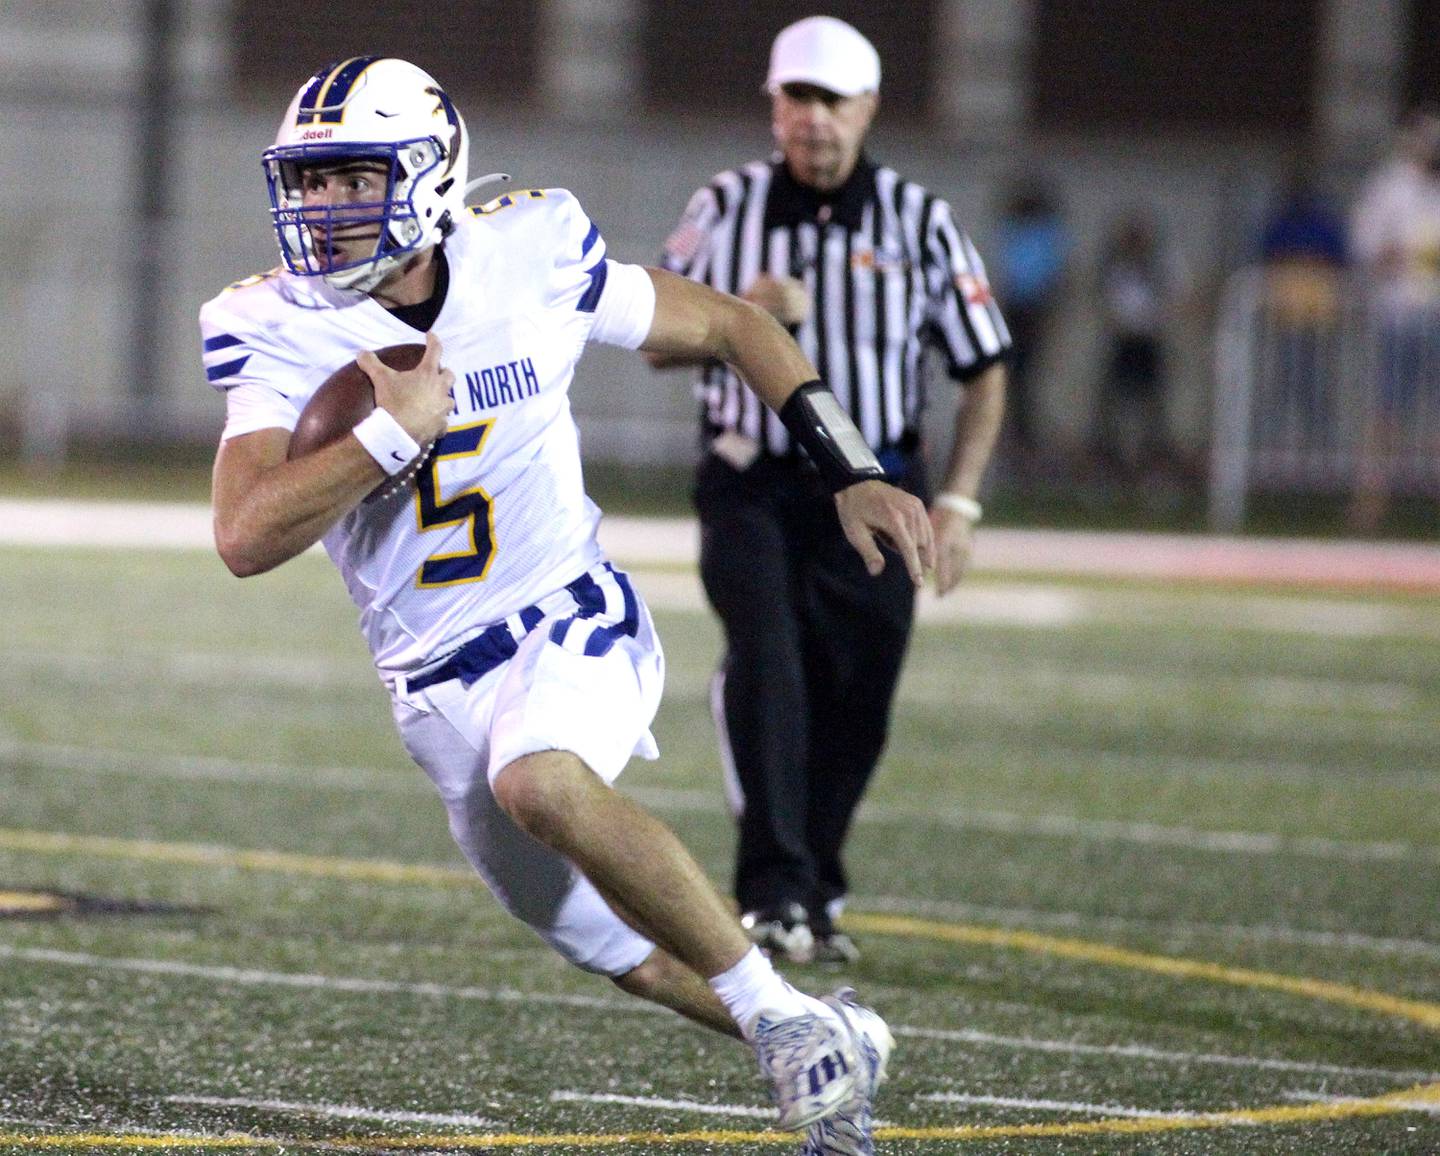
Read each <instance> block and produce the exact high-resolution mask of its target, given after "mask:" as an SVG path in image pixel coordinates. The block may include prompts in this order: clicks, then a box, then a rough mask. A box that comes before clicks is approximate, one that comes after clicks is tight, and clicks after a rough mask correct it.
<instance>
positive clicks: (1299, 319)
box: [1259, 159, 1346, 454]
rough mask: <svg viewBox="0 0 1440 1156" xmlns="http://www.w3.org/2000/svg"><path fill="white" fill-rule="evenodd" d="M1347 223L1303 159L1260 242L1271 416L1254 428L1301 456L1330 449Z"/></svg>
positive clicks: (1266, 415)
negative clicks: (1272, 430)
mask: <svg viewBox="0 0 1440 1156" xmlns="http://www.w3.org/2000/svg"><path fill="white" fill-rule="evenodd" d="M1345 232H1346V230H1345V219H1344V216H1343V215H1342V214H1341V212H1340V211H1339V210H1338V209H1337V208H1336V207H1335V206H1334V205H1333V204H1332V203H1331V202H1330V201H1329V199H1328V198H1327V197H1326V196H1325V195H1324V193H1323V192H1321V190H1320V188H1319V186H1318V184H1317V182H1316V180H1315V177H1314V173H1313V170H1312V166H1311V165H1310V163H1309V162H1307V161H1306V160H1304V159H1297V160H1296V161H1295V162H1294V163H1293V164H1292V166H1291V169H1290V171H1289V172H1288V173H1287V175H1286V178H1285V181H1284V183H1283V185H1282V186H1281V189H1280V192H1279V196H1278V197H1277V198H1276V201H1275V203H1274V205H1273V206H1272V208H1271V211H1270V214H1269V216H1268V218H1267V219H1266V221H1265V224H1264V227H1263V229H1262V231H1261V236H1260V260H1261V262H1262V264H1263V266H1264V270H1265V315H1266V320H1267V322H1268V332H1269V334H1270V336H1271V339H1272V342H1273V345H1272V346H1271V358H1270V359H1269V361H1268V362H1267V368H1268V370H1269V372H1270V373H1271V374H1272V375H1273V376H1272V377H1271V380H1270V384H1271V385H1272V390H1271V391H1270V392H1269V393H1268V396H1270V397H1272V398H1273V399H1274V402H1275V405H1274V406H1273V407H1272V411H1271V412H1268V413H1264V414H1261V415H1259V420H1262V421H1268V422H1271V423H1273V426H1278V428H1279V429H1280V430H1281V431H1282V434H1283V436H1284V441H1285V443H1286V444H1288V445H1289V447H1290V448H1291V449H1292V450H1293V451H1294V452H1296V453H1299V454H1313V453H1317V452H1318V453H1323V452H1324V451H1325V450H1327V449H1329V448H1330V443H1331V440H1332V435H1333V430H1334V423H1335V418H1336V414H1335V413H1334V406H1333V404H1332V402H1333V398H1334V394H1333V390H1332V389H1330V388H1327V387H1328V386H1329V385H1330V384H1331V383H1333V381H1334V372H1333V366H1334V364H1335V358H1333V357H1332V356H1330V354H1331V353H1332V352H1333V349H1332V346H1333V343H1334V341H1335V339H1336V336H1337V333H1336V325H1337V322H1338V320H1339V313H1340V298H1341V292H1342V286H1341V283H1340V277H1341V272H1342V270H1343V269H1344V266H1345V261H1346V239H1345Z"/></svg>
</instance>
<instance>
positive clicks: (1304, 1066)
mask: <svg viewBox="0 0 1440 1156" xmlns="http://www.w3.org/2000/svg"><path fill="white" fill-rule="evenodd" d="M891 1026H892V1030H893V1031H894V1032H895V1034H896V1035H897V1036H908V1037H912V1038H914V1039H925V1040H944V1041H947V1042H952V1043H962V1044H978V1045H981V1046H983V1047H994V1048H1010V1049H1013V1050H1015V1051H1024V1052H1050V1053H1054V1054H1058V1055H1072V1056H1108V1057H1115V1058H1118V1059H1127V1060H1143V1061H1146V1062H1147V1063H1148V1062H1156V1061H1159V1062H1164V1063H1171V1064H1181V1065H1189V1064H1204V1065H1207V1066H1211V1067H1222V1068H1254V1069H1258V1070H1260V1071H1272V1072H1303V1073H1306V1074H1310V1075H1325V1076H1364V1077H1367V1078H1368V1077H1376V1078H1379V1079H1386V1080H1389V1079H1400V1080H1414V1081H1416V1082H1417V1083H1418V1082H1420V1081H1422V1080H1433V1079H1435V1078H1436V1074H1435V1073H1432V1072H1420V1071H1396V1070H1395V1069H1393V1068H1361V1067H1353V1066H1350V1065H1347V1064H1321V1063H1312V1062H1309V1061H1306V1060H1280V1059H1271V1058H1267V1057H1264V1056H1236V1055H1226V1054H1223V1053H1218V1052H1177V1051H1171V1050H1167V1049H1164V1048H1151V1047H1146V1046H1145V1045H1143V1044H1082V1043H1077V1042H1075V1041H1073V1040H1041V1039H1033V1038H1031V1037H1028V1036H1003V1035H995V1034H993V1033H991V1032H981V1031H974V1030H972V1029H968V1028H959V1029H948V1028H915V1027H907V1026H905V1025H904V1024H900V1025H891Z"/></svg>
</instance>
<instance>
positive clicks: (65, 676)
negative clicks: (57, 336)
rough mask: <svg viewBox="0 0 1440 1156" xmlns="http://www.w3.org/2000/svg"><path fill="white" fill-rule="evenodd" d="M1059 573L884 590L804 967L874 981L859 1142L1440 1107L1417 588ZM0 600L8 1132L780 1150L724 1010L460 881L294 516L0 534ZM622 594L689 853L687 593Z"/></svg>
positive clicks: (1095, 1133)
mask: <svg viewBox="0 0 1440 1156" xmlns="http://www.w3.org/2000/svg"><path fill="white" fill-rule="evenodd" d="M649 577H650V581H651V583H652V584H653V585H655V586H656V587H657V588H658V586H659V585H660V584H661V580H662V579H664V580H665V581H667V582H670V583H671V584H674V582H675V580H676V578H677V576H676V575H674V574H670V575H650V576H649ZM637 580H638V584H639V586H640V588H641V589H642V591H643V590H645V589H646V588H647V575H646V574H645V573H644V572H637ZM682 584H683V583H682ZM972 590H973V592H974V593H975V595H976V596H977V597H980V596H982V595H987V596H997V595H998V594H1000V593H1001V592H1003V591H1008V595H1007V598H1008V599H1011V600H1014V601H1015V602H1016V603H1017V604H1022V603H1025V602H1026V600H1027V599H1029V600H1036V601H1037V604H1044V603H1045V600H1046V599H1049V600H1050V603H1048V604H1053V603H1054V602H1055V601H1056V599H1057V598H1060V597H1061V596H1063V595H1065V594H1066V593H1067V590H1066V588H1065V587H1063V586H1061V585H1058V584H1057V583H1055V582H1053V581H1052V582H1047V583H1045V584H1044V585H1041V584H1029V585H1027V584H1026V583H1023V582H1021V583H1013V584H1011V585H1009V586H1006V587H1003V588H1002V587H999V586H998V585H997V584H996V580H993V579H988V580H981V581H978V582H977V583H976V584H975V585H974V586H973V587H972ZM1075 590H1078V591H1079V593H1080V594H1083V595H1084V598H1083V599H1080V600H1079V601H1080V602H1081V603H1083V604H1084V605H1085V606H1089V607H1091V611H1092V612H1085V613H1079V614H1076V615H1071V616H1059V617H1057V616H1054V615H1050V616H1047V615H1045V614H1038V615H1036V616H1034V620H1033V621H1032V622H1029V623H1028V624H1027V623H1026V621H1025V616H1024V615H1023V614H1018V615H1016V617H1015V618H1014V620H1013V621H1007V620H1005V619H1004V618H1003V616H1001V617H997V618H995V619H994V620H991V621H986V622H972V623H968V624H964V625H956V626H939V625H926V626H924V627H923V628H922V630H921V631H920V633H919V635H918V636H917V639H916V643H915V647H914V651H913V653H912V656H911V662H910V665H909V668H908V671H907V676H906V680H905V683H904V686H903V689H902V693H901V698H900V703H899V708H898V714H897V718H896V723H895V730H894V736H893V741H892V745H891V749H890V752H889V755H888V757H887V760H886V763H885V765H884V768H883V770H882V773H881V775H880V777H879V778H878V780H877V782H876V784H875V787H874V790H873V792H872V794H871V796H870V800H869V803H868V805H867V809H866V811H865V812H864V813H863V816H862V820H861V822H860V824H859V826H858V828H857V830H856V832H855V836H854V840H853V844H852V847H853V850H852V875H853V877H854V881H855V896H854V901H853V910H852V912H851V913H850V915H849V916H848V920H849V927H850V929H851V930H852V931H853V933H854V935H855V937H856V939H857V940H858V941H859V942H860V943H861V945H862V947H863V949H864V951H865V957H864V959H863V960H862V962H861V963H859V964H858V965H856V966H855V967H854V968H853V969H851V970H850V971H849V972H847V973H841V972H832V971H825V970H821V969H818V968H817V969H806V968H797V969H795V972H794V976H793V978H795V979H796V980H797V982H800V983H801V984H802V985H804V986H808V987H811V988H828V987H833V986H835V985H837V984H839V983H840V982H842V981H848V982H852V983H854V984H855V985H856V986H857V987H858V988H860V990H861V992H862V995H864V996H865V997H866V998H867V999H868V1000H870V1001H872V1002H874V1003H875V1004H876V1005H877V1006H878V1007H879V1008H880V1009H881V1010H882V1011H883V1012H884V1013H885V1014H886V1016H887V1017H888V1018H889V1019H890V1021H891V1023H892V1024H893V1025H894V1027H895V1031H896V1035H897V1039H898V1044H899V1048H898V1050H897V1053H896V1056H895V1060H894V1062H893V1072H894V1076H893V1080H892V1082H891V1083H890V1084H889V1085H888V1086H887V1088H886V1090H885V1092H884V1093H883V1095H882V1098H881V1100H880V1102H879V1105H878V1109H879V1115H880V1116H881V1118H882V1125H881V1128H880V1132H879V1148H880V1150H881V1151H882V1152H892V1153H900V1152H905V1153H921V1154H926V1156H929V1154H937V1156H938V1154H940V1153H951V1152H965V1153H970V1152H975V1153H992V1152H1022V1153H1062V1152H1063V1153H1080V1152H1086V1153H1092V1152H1093V1153H1142V1152H1143V1153H1166V1154H1171V1153H1199V1152H1206V1153H1209V1152H1214V1153H1281V1152H1285V1153H1306V1154H1311V1153H1339V1152H1354V1153H1435V1152H1440V615H1437V613H1436V611H1437V609H1440V607H1437V605H1436V600H1434V599H1431V600H1426V599H1422V598H1416V597H1409V598H1400V597H1396V598H1389V599H1380V598H1375V599H1368V598H1364V597H1357V596H1355V595H1353V594H1352V595H1346V596H1343V597H1341V596H1338V595H1337V596H1334V597H1329V598H1326V597H1324V596H1321V595H1317V594H1316V593H1315V592H1314V591H1311V592H1308V593H1306V594H1304V595H1303V596H1302V595H1299V594H1294V595H1292V594H1287V593H1285V592H1283V591H1282V592H1277V591H1274V590H1270V591H1263V592H1262V591H1246V590H1226V591H1223V592H1222V591H1217V590H1214V589H1209V590H1186V589H1183V588H1171V587H1161V586H1131V587H1121V588H1107V587H1105V586H1104V584H1097V583H1094V582H1091V583H1088V584H1087V585H1085V586H1084V587H1083V588H1081V587H1076V588H1075ZM1074 592H1075V591H1074V590H1071V591H1070V593H1074ZM960 596H961V597H963V596H964V595H960ZM657 605H658V600H657ZM0 606H3V608H4V609H3V611H0V613H3V621H4V624H5V632H4V637H5V643H6V648H5V662H4V663H3V666H0V671H3V674H0V679H3V694H0V704H3V705H0V909H5V910H8V911H9V912H10V915H9V916H8V917H0V1151H5V1152H12V1151H13V1152H30V1151H41V1150H43V1151H73V1152H92V1151H107V1152H117V1151H118V1152H129V1151H137V1150H141V1149H144V1150H157V1149H158V1150H173V1151H197V1152H207V1151H214V1152H219V1151H237V1150H238V1151H249V1150H254V1151H269V1152H277V1151H285V1152H300V1151H317V1150H339V1151H355V1152H374V1151H391V1150H393V1151H402V1150H403V1151H425V1152H438V1151H447V1150H458V1149H485V1148H505V1149H511V1148H520V1149H527V1148H534V1149H543V1150H544V1151H546V1152H552V1151H580V1150H587V1151H589V1150H597V1151H603V1152H614V1153H639V1152H646V1153H654V1152H667V1153H671V1152H673V1153H698V1152H722V1153H746V1152H751V1151H760V1150H765V1151H771V1152H774V1151H785V1150H787V1149H790V1148H793V1144H794V1141H793V1138H791V1137H788V1136H781V1135H778V1134H775V1133H767V1132H766V1131H765V1128H766V1114H765V1091H764V1088H763V1086H762V1085H761V1082H760V1080H759V1077H758V1075H757V1074H756V1073H755V1072H754V1070H753V1065H752V1063H751V1061H750V1058H749V1056H748V1055H747V1053H745V1052H744V1051H743V1050H742V1049H741V1048H740V1047H739V1046H738V1045H734V1044H731V1043H728V1042H727V1041H724V1040H720V1039H718V1038H712V1037H710V1036H708V1035H706V1034H705V1033H703V1032H702V1031H700V1030H699V1029H696V1028H692V1027H690V1026H687V1025H685V1024H683V1023H681V1022H679V1021H677V1020H672V1019H671V1018H669V1017H668V1016H667V1015H665V1014H663V1013H655V1012H652V1011H649V1010H648V1009H646V1008H645V1007H643V1006H641V1005H639V1004H638V1003H635V1002H633V1001H630V1000H628V997H624V996H622V995H621V994H619V993H618V992H615V991H613V989H612V988H611V987H610V985H609V984H607V983H606V982H604V981H602V980H599V979H596V978H594V977H589V976H586V975H583V974H580V973H578V972H573V971H570V970H567V969H566V968H565V967H564V966H563V965H562V964H560V963H559V962H558V961H557V960H556V959H554V958H552V957H551V956H550V955H549V954H548V953H547V951H546V950H545V949H544V948H543V947H542V946H541V945H540V944H539V942H538V941H537V940H535V939H534V938H533V937H532V935H531V934H530V933H529V932H528V931H527V930H526V929H525V928H524V927H522V926H520V925H519V924H517V923H514V922H513V921H511V920H510V919H509V917H508V916H505V915H504V914H503V913H501V911H500V910H499V908H498V907H497V905H496V904H495V903H494V902H493V901H492V900H491V899H490V898H489V897H488V896H487V895H486V894H485V893H484V891H483V890H482V889H481V888H480V887H478V886H477V885H475V884H474V883H473V882H472V879H471V877H470V875H469V874H468V872H467V870H466V869H465V868H464V865H463V863H462V862H461V860H460V857H459V855H458V853H457V852H456V851H455V850H454V848H453V847H452V845H451V843H450V841H449V838H448V835H447V833H446V829H445V823H444V819H443V815H442V812H441V810H440V807H439V805H438V803H437V802H436V801H435V800H434V799H432V797H431V795H430V791H429V788H428V786H427V785H426V784H425V783H424V781H423V778H422V776H421V775H420V773H419V771H417V770H416V769H415V768H414V767H413V766H411V765H410V764H409V763H408V761H407V760H406V758H405V757H404V755H403V754H402V752H401V750H400V748H399V744H398V741H397V739H396V738H395V737H394V735H393V733H392V731H391V728H390V724H389V719H388V711H387V707H386V700H385V697H384V695H383V693H382V692H381V690H380V688H379V686H378V684H377V683H376V682H375V680H374V677H373V675H372V674H371V672H370V670H369V667H368V662H367V658H366V656H365V654H364V652H363V648H362V646H361V644H360V641H359V639H358V637H357V635H356V632H355V630H354V625H353V613H352V611H351V609H350V607H349V604H348V602H346V601H345V599H344V597H343V594H342V592H341V590H340V586H339V583H338V580H337V579H336V577H335V575H334V574H333V572H332V571H331V569H330V567H329V565H328V563H326V562H325V561H324V560H323V559H322V558H317V557H314V556H306V557H304V558H302V559H300V560H298V561H296V562H294V563H292V564H290V565H288V566H286V567H284V568H283V569H281V570H280V571H278V572H276V573H274V574H272V575H268V576H265V577H262V578H259V579H254V580H250V581H247V582H243V583H242V582H239V581H237V580H235V579H232V578H230V577H229V576H228V575H227V574H225V572H224V571H223V568H222V567H221V565H220V563H219V562H218V561H217V560H215V559H214V558H213V557H211V556H210V555H208V554H206V553H204V552H199V551H194V552H187V551H177V552H170V553H160V552H144V551H117V552H109V553H106V552H90V551H80V550H70V549H49V550H46V549H32V548H24V547H5V548H3V549H0ZM1097 608H1098V609H1097ZM657 619H658V621H659V623H660V627H661V631H662V635H663V637H664V638H665V640H666V644H667V650H668V654H669V659H670V670H671V673H670V681H669V690H668V696H667V699H666V702H665V704H664V706H663V707H662V709H661V714H660V717H659V719H658V722H657V726H656V732H657V736H658V737H659V739H660V743H661V747H662V750H663V752H664V754H663V757H662V759H661V761H660V762H659V763H655V764H650V763H636V764H633V765H632V767H631V768H630V770H629V771H627V773H626V775H625V776H624V778H623V779H622V780H621V786H622V788H623V789H625V790H627V791H630V792H632V793H633V794H635V795H636V796H637V797H639V798H640V799H642V800H643V801H645V802H646V803H647V804H649V805H651V806H653V807H654V808H655V809H656V810H657V811H658V812H659V813H660V814H661V815H662V816H663V817H664V818H666V819H667V820H668V821H669V822H670V823H671V824H672V825H674V826H675V827H676V828H677V829H678V830H679V832H680V833H681V835H682V837H683V838H684V839H685V840H686V841H687V842H688V843H689V844H690V846H691V847H692V848H693V849H694V850H695V851H696V852H697V854H698V855H699V856H700V858H701V860H702V862H703V863H704V865H705V866H706V867H707V869H708V870H709V871H710V872H711V873H712V875H713V876H714V877H715V878H716V879H717V880H721V881H722V882H723V881H724V879H725V875H726V871H727V869H728V864H729V855H730V829H729V822H728V819H727V817H726V815H725V813H724V809H723V801H722V790H721V784H720V776H719V771H718V769H717V763H716V757H715V753H714V747H713V736H712V730H711V724H710V721H709V717H708V713H707V708H706V697H705V696H706V685H705V684H706V680H707V677H708V674H709V670H710V666H711V663H712V661H713V658H714V655H715V652H716V648H717V646H718V636H717V633H716V630H715V628H714V626H713V624H712V623H711V621H710V619H709V617H708V616H707V614H706V613H705V612H704V611H703V609H701V608H699V607H698V606H695V607H693V608H690V609H686V608H685V606H684V605H683V599H669V600H666V602H665V605H664V606H663V607H661V608H660V609H657ZM55 893H64V894H63V895H61V896H59V897H58V898H57V897H56V895H55ZM72 894H73V895H82V896H86V897H90V898H91V899H94V900H104V901H109V902H110V903H111V909H109V910H99V911H84V910H79V911H72V912H69V913H57V912H56V911H54V910H51V909H50V908H52V907H54V906H57V905H60V906H63V905H64V903H65V902H66V900H65V895H72ZM125 904H130V905H146V904H152V905H153V904H163V905H169V906H170V907H171V908H173V909H171V910H164V911H149V912H146V911H134V910H131V911H126V910H123V909H118V908H123V905H125Z"/></svg>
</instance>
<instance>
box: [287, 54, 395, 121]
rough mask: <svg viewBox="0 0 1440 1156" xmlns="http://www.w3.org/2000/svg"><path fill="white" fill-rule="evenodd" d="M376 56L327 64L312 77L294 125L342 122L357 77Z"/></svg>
mask: <svg viewBox="0 0 1440 1156" xmlns="http://www.w3.org/2000/svg"><path fill="white" fill-rule="evenodd" d="M379 59H380V58H379V57H378V56H352V57H351V58H350V59H349V60H342V61H339V62H338V63H336V64H329V65H326V66H325V67H324V68H322V69H321V70H320V71H319V72H317V73H316V74H315V75H314V77H312V78H311V80H310V84H309V85H308V86H307V87H306V89H305V94H304V95H303V96H302V97H301V98H300V107H299V110H298V115H297V116H296V118H295V123H296V124H327V123H328V124H339V123H340V122H341V121H343V120H344V119H345V104H346V102H347V101H348V100H349V99H350V90H351V89H352V88H353V87H354V86H355V82H356V81H357V80H358V79H359V78H360V74H361V73H363V72H364V71H365V70H366V69H367V68H369V67H370V66H371V65H372V64H374V63H375V62H376V61H377V60H379Z"/></svg>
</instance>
